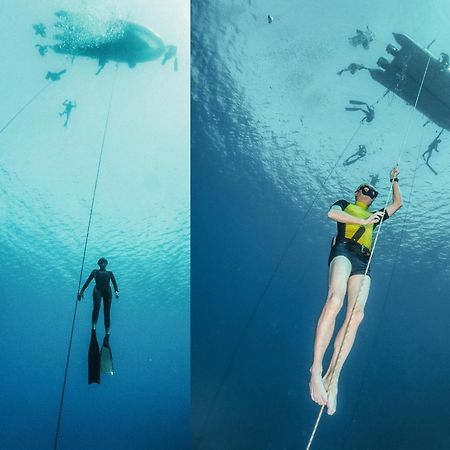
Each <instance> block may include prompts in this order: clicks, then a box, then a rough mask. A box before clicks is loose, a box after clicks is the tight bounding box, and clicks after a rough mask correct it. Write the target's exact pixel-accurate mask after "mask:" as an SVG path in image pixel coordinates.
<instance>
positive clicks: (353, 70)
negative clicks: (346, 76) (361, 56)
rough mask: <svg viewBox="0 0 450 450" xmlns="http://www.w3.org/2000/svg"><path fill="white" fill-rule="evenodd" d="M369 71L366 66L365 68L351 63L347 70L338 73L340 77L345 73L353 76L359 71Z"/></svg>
mask: <svg viewBox="0 0 450 450" xmlns="http://www.w3.org/2000/svg"><path fill="white" fill-rule="evenodd" d="M363 69H367V67H366V66H363V65H362V64H356V63H351V64H349V66H348V67H347V68H346V69H342V70H340V71H339V72H337V74H338V75H342V74H343V73H344V72H350V73H351V74H352V75H354V74H355V73H356V72H358V70H363Z"/></svg>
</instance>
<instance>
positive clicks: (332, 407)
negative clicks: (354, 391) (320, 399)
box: [327, 383, 338, 416]
mask: <svg viewBox="0 0 450 450" xmlns="http://www.w3.org/2000/svg"><path fill="white" fill-rule="evenodd" d="M337 394H338V388H337V383H333V384H331V385H330V387H329V388H328V400H327V413H328V415H330V416H332V415H333V414H334V413H335V412H336V408H337Z"/></svg>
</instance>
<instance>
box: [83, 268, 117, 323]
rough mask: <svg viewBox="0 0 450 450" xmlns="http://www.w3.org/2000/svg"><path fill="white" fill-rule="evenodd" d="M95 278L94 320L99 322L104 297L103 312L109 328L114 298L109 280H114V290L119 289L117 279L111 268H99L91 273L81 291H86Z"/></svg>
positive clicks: (93, 295)
mask: <svg viewBox="0 0 450 450" xmlns="http://www.w3.org/2000/svg"><path fill="white" fill-rule="evenodd" d="M94 278H95V287H94V290H93V292H92V298H93V299H94V309H93V311H92V322H93V323H97V320H98V313H99V312H100V303H101V301H102V298H103V314H104V316H105V327H106V328H109V327H110V325H111V318H110V312H111V300H112V292H111V286H110V285H109V282H110V281H112V284H113V286H114V290H115V291H118V290H119V288H118V287H117V282H116V279H115V278H114V274H113V273H112V272H110V271H109V270H99V269H94V270H93V271H92V272H91V274H90V275H89V277H88V279H87V280H86V283H84V285H83V287H82V288H81V291H82V292H84V291H85V289H86V288H87V287H88V286H89V283H90V282H91V281H92V280H93V279H94Z"/></svg>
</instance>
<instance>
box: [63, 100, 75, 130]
mask: <svg viewBox="0 0 450 450" xmlns="http://www.w3.org/2000/svg"><path fill="white" fill-rule="evenodd" d="M63 106H64V111H63V112H60V113H59V115H60V116H61V117H62V116H64V114H65V115H66V121H65V123H64V126H65V127H67V123H68V122H69V116H70V113H71V112H72V109H73V108H76V107H77V103H76V102H72V101H70V100H64V103H63Z"/></svg>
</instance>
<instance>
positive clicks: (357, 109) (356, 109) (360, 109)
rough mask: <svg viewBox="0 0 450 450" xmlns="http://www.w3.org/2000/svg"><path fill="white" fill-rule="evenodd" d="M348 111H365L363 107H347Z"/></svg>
mask: <svg viewBox="0 0 450 450" xmlns="http://www.w3.org/2000/svg"><path fill="white" fill-rule="evenodd" d="M345 110H346V111H364V110H363V109H362V108H348V107H347V108H345Z"/></svg>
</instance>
